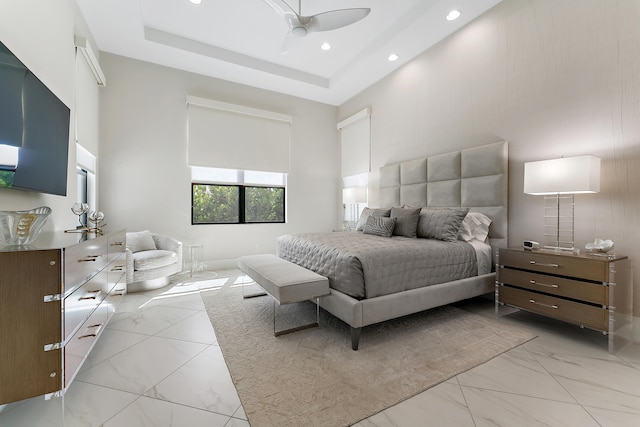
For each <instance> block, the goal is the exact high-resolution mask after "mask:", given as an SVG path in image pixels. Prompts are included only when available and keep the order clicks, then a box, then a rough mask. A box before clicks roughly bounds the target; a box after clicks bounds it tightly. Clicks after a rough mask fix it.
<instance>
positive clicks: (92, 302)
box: [64, 270, 109, 340]
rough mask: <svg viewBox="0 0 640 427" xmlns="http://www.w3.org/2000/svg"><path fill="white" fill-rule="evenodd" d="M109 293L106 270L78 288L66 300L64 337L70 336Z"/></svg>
mask: <svg viewBox="0 0 640 427" xmlns="http://www.w3.org/2000/svg"><path fill="white" fill-rule="evenodd" d="M108 293H109V282H108V276H107V272H106V271H105V270H103V271H101V272H100V273H98V274H96V275H95V276H94V277H93V278H91V280H89V281H88V282H87V283H85V284H84V285H82V286H81V287H79V288H78V289H76V290H75V291H74V292H73V293H72V294H71V295H69V296H68V297H67V298H65V300H64V338H65V340H66V339H67V338H69V337H70V336H71V335H73V333H74V332H75V330H76V329H77V328H78V327H79V326H80V325H81V324H82V323H83V322H84V321H85V319H87V318H88V317H89V316H90V315H91V313H92V312H93V311H94V310H95V309H96V307H98V305H99V304H100V303H101V302H102V300H104V298H105V297H106V296H107V294H108Z"/></svg>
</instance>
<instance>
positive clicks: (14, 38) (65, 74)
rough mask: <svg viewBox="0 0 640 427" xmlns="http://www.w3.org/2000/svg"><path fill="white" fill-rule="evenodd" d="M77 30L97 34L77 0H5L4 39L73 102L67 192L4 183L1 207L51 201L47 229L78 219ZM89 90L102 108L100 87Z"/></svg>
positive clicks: (1, 11)
mask: <svg viewBox="0 0 640 427" xmlns="http://www.w3.org/2000/svg"><path fill="white" fill-rule="evenodd" d="M74 34H77V35H82V36H84V37H87V38H88V39H89V40H91V34H90V33H89V31H88V29H87V27H86V23H85V22H84V19H83V18H82V15H81V14H80V12H79V10H78V8H77V5H76V3H75V1H74V0H56V1H49V0H0V41H1V42H2V43H4V44H5V46H7V47H8V48H9V49H10V50H11V51H12V52H13V53H14V54H15V55H16V56H17V57H18V58H19V59H20V60H21V61H22V62H23V63H24V64H25V65H26V66H27V67H28V68H29V69H30V70H31V71H32V72H33V73H34V74H35V75H36V76H37V77H38V78H39V79H40V80H41V81H42V82H43V83H44V84H45V85H46V86H47V87H48V88H49V89H50V90H51V91H52V92H53V93H55V94H56V95H57V96H58V97H59V98H60V99H61V100H62V101H63V102H64V103H65V104H66V105H67V106H68V107H69V108H71V124H70V137H69V139H70V143H69V168H68V175H67V196H66V197H64V196H54V195H48V194H41V193H33V192H26V191H20V190H12V189H5V188H0V210H24V209H31V208H35V207H38V206H43V205H45V206H49V207H51V208H52V210H53V212H52V214H51V217H50V219H49V220H48V222H47V224H46V226H45V230H63V229H66V228H73V227H75V225H76V222H77V219H78V217H77V216H75V215H73V214H72V213H71V210H70V209H71V205H73V203H74V202H75V200H76V184H75V180H76V175H75V163H76V158H75V152H76V150H75V139H74V134H73V125H72V124H73V118H74V114H75V111H74V106H73V102H74V90H75V89H76V88H75V47H74V39H73V36H74ZM80 60H82V59H81V58H80ZM93 84H95V81H94V82H93ZM79 89H81V88H79ZM87 90H91V91H92V92H93V93H94V95H93V98H94V100H93V103H92V105H90V106H89V107H88V108H93V109H94V110H95V111H97V109H98V99H97V98H98V94H97V93H96V91H95V87H91V88H88V89H87ZM90 132H92V133H93V136H94V137H95V141H94V144H95V145H94V147H97V137H98V129H97V125H94V126H93V129H92V130H91V129H90ZM89 148H90V147H89Z"/></svg>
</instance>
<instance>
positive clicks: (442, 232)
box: [417, 208, 469, 242]
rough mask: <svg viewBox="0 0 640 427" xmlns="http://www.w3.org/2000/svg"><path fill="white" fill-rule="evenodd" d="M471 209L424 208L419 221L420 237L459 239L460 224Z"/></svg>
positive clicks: (448, 240)
mask: <svg viewBox="0 0 640 427" xmlns="http://www.w3.org/2000/svg"><path fill="white" fill-rule="evenodd" d="M467 212H469V209H466V208H459V209H450V208H440V209H436V208H422V210H421V211H420V220H419V221H418V230H417V232H418V237H425V238H427V239H438V240H444V241H445V242H455V241H457V240H458V234H459V232H460V225H461V224H462V220H463V219H464V217H465V216H466V215H467Z"/></svg>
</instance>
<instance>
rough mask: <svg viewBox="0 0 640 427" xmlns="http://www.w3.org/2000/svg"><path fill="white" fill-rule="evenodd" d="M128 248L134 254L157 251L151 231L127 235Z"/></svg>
mask: <svg viewBox="0 0 640 427" xmlns="http://www.w3.org/2000/svg"><path fill="white" fill-rule="evenodd" d="M127 248H129V250H130V251H131V252H133V253H136V252H142V251H155V250H156V249H157V248H156V242H154V240H153V237H151V232H150V231H149V230H144V231H137V232H133V233H127Z"/></svg>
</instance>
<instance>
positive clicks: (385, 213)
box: [356, 208, 391, 231]
mask: <svg viewBox="0 0 640 427" xmlns="http://www.w3.org/2000/svg"><path fill="white" fill-rule="evenodd" d="M390 214H391V209H371V208H364V209H363V210H362V213H361V214H360V219H358V224H357V225H356V231H362V230H364V225H365V224H366V223H367V218H369V217H370V216H376V217H387V218H388V217H389V215H390Z"/></svg>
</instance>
